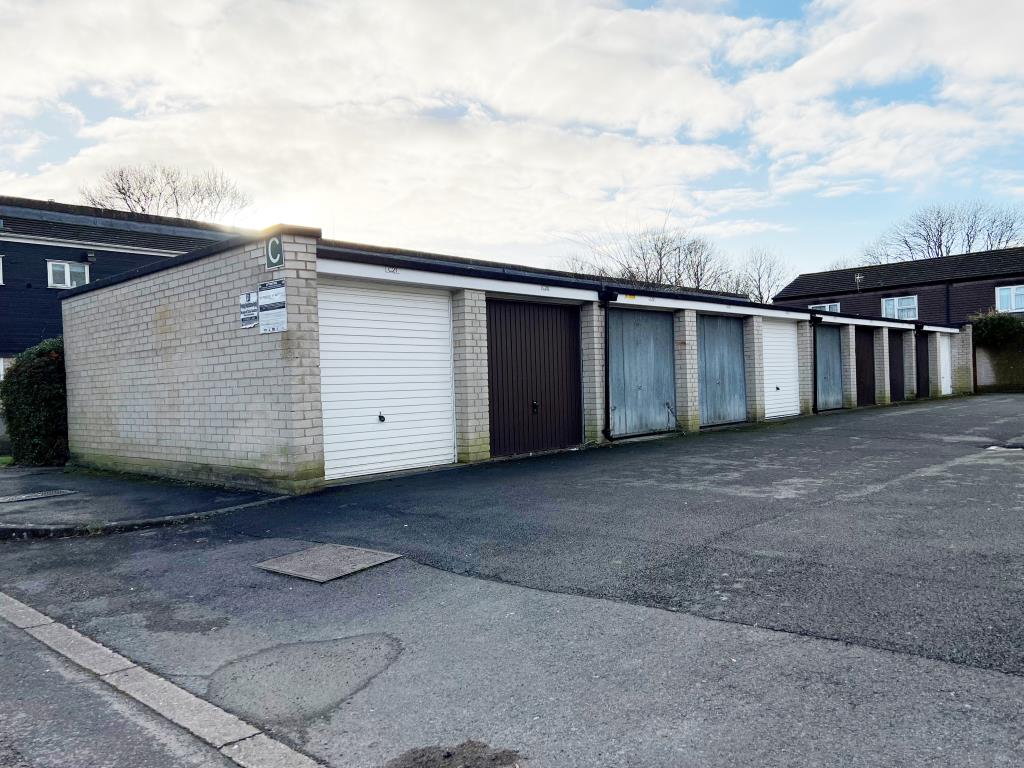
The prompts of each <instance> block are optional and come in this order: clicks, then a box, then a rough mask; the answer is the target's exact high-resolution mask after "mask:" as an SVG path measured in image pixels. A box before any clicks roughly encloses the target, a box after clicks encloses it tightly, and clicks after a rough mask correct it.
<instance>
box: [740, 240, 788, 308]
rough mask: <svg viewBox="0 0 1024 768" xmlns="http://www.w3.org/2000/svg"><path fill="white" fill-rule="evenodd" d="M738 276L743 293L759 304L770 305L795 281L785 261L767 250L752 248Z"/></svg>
mask: <svg viewBox="0 0 1024 768" xmlns="http://www.w3.org/2000/svg"><path fill="white" fill-rule="evenodd" d="M737 274H738V276H739V277H740V281H741V282H740V284H741V286H742V292H743V293H745V294H746V295H747V296H749V297H750V300H751V301H756V302H758V303H759V304H768V303H770V302H771V300H772V298H773V297H774V296H775V294H776V293H778V292H779V291H781V290H782V289H783V288H785V287H786V286H787V285H788V284H789V281H790V280H792V279H793V270H791V269H790V268H789V265H788V264H787V263H786V262H785V260H784V259H783V258H782V257H781V256H779V254H777V253H775V252H773V251H770V250H768V249H767V248H752V249H751V250H750V252H749V253H747V256H746V258H745V259H744V260H743V263H742V264H741V265H740V269H739V271H738V273H737Z"/></svg>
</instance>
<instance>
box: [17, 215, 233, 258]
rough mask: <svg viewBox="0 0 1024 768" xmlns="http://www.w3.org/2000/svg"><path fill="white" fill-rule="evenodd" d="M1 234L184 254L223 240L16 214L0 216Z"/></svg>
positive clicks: (204, 234)
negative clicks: (22, 216) (42, 218)
mask: <svg viewBox="0 0 1024 768" xmlns="http://www.w3.org/2000/svg"><path fill="white" fill-rule="evenodd" d="M0 221H2V222H3V226H0V235H5V234H6V235H24V236H26V237H44V238H49V239H54V240H73V241H75V242H82V243H101V244H106V245H111V246H114V247H116V246H119V245H120V246H126V247H131V248H154V249H159V250H162V251H176V252H180V253H185V252H186V251H190V250H193V249H195V248H201V247H202V246H204V245H206V244H207V243H209V242H212V241H215V240H218V239H222V238H221V237H220V236H219V235H215V234H213V233H209V234H206V233H203V236H199V235H200V233H196V236H194V237H186V236H181V235H165V234H162V233H159V232H139V231H136V230H130V229H111V228H110V227H99V226H92V225H89V224H70V223H66V222H61V221H41V220H39V219H22V218H17V217H14V216H3V217H0Z"/></svg>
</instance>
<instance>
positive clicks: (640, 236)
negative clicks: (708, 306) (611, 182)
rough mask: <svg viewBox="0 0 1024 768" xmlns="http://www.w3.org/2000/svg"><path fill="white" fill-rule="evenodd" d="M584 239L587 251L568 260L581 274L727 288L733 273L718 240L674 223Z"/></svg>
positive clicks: (642, 282) (644, 282) (641, 282)
mask: <svg viewBox="0 0 1024 768" xmlns="http://www.w3.org/2000/svg"><path fill="white" fill-rule="evenodd" d="M579 242H580V244H581V245H582V246H583V252H582V253H576V254H574V255H572V256H570V257H569V258H568V259H567V260H566V267H567V269H569V270H570V271H572V272H575V273H577V274H589V275H598V276H601V277H608V278H613V279H615V280H620V281H622V282H625V283H630V284H634V285H662V286H669V287H673V288H691V289H696V290H719V291H720V290H727V287H726V286H727V285H729V284H730V282H731V278H732V276H733V271H732V268H731V266H730V264H729V262H728V260H727V259H726V258H725V257H724V256H723V255H722V254H721V252H720V251H719V250H718V249H717V248H716V247H715V245H714V243H712V242H711V241H710V240H707V239H705V238H703V237H697V236H693V235H690V234H688V233H686V232H685V231H683V230H681V229H676V228H672V227H668V226H661V227H640V228H637V229H634V230H632V231H629V232H626V233H624V234H607V235H596V236H587V237H584V238H581V239H580V241H579Z"/></svg>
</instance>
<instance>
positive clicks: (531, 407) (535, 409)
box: [530, 400, 540, 413]
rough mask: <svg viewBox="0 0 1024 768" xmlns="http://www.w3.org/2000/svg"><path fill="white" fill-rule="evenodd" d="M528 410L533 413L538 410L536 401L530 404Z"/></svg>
mask: <svg viewBox="0 0 1024 768" xmlns="http://www.w3.org/2000/svg"><path fill="white" fill-rule="evenodd" d="M530 410H531V411H533V412H534V413H537V411H538V410H540V406H539V405H537V401H536V400H534V401H533V402H532V403H530Z"/></svg>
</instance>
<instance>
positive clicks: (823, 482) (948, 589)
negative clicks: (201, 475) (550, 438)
mask: <svg viewBox="0 0 1024 768" xmlns="http://www.w3.org/2000/svg"><path fill="white" fill-rule="evenodd" d="M1022 404H1024V398H1014V397H995V398H975V399H970V400H954V401H948V402H943V403H929V404H920V405H915V406H910V407H905V408H897V409H883V410H873V411H864V412H861V413H856V414H844V415H841V416H836V417H825V418H822V419H818V420H806V421H800V422H794V423H792V424H787V425H781V426H777V427H773V428H769V429H762V430H753V431H746V432H724V433H716V434H712V435H706V436H702V437H700V438H696V439H679V440H670V441H659V442H655V443H644V444H636V445H632V446H622V447H618V448H615V449H612V450H608V451H592V452H587V453H581V454H573V455H564V456H554V457H548V458H544V459H539V460H534V461H523V462H510V463H507V464H500V465H492V466H488V467H480V468H475V469H471V470H468V471H458V472H446V473H438V474H434V475H424V476H421V477H416V478H405V479H402V480H396V481H389V482H385V483H374V484H367V485H364V486H351V487H347V488H341V489H336V490H333V491H330V492H327V493H324V494H320V495H318V496H316V497H310V498H306V499H295V500H291V501H288V502H282V503H281V504H279V505H275V506H274V507H273V508H272V509H271V508H267V509H266V510H265V513H257V512H254V511H250V512H249V513H248V514H242V513H239V514H238V515H229V516H227V517H223V518H217V519H215V520H211V521H207V522H204V523H201V524H193V525H189V526H184V527H180V528H166V529H156V530H150V531H140V532H136V533H130V534H121V535H116V536H108V537H101V538H90V539H78V540H60V541H38V542H8V543H5V544H2V545H0V588H2V589H3V590H5V591H8V592H10V593H11V594H13V595H14V596H15V597H17V598H18V599H21V600H23V601H25V602H27V603H29V604H31V605H32V606H34V607H35V608H37V609H39V610H42V611H44V612H46V613H48V614H50V615H52V616H53V617H54V618H56V619H58V620H60V621H64V622H65V623H68V624H69V625H73V626H74V627H75V628H76V629H78V630H79V631H81V632H83V633H85V634H87V635H89V636H91V637H93V638H95V639H97V640H99V641H100V642H103V643H104V644H106V645H108V646H110V647H111V648H113V649H114V650H116V651H117V652H118V653H122V654H124V655H125V656H128V657H130V658H132V659H134V660H136V661H137V662H139V663H141V664H143V665H145V666H146V667H147V668H149V669H151V670H153V671H155V672H157V673H159V674H161V675H164V676H166V677H167V678H168V679H170V680H172V681H173V682H175V683H176V684H178V685H180V686H182V687H184V688H186V689H188V690H190V691H192V692H193V693H195V694H197V695H199V696H202V697H205V698H207V699H209V700H210V701H212V702H213V703H215V704H217V705H219V706H222V707H223V708H225V709H226V710H228V711H231V712H234V713H235V714H238V715H239V716H241V717H243V718H245V719H247V720H249V721H251V722H253V723H254V724H256V725H258V726H259V727H261V728H262V729H264V730H265V731H266V732H267V733H269V734H270V735H272V736H274V737H276V738H278V739H280V740H281V741H283V742H284V743H287V744H291V745H292V746H294V747H296V748H297V749H300V750H302V751H305V752H307V753H309V754H312V755H314V756H316V757H318V758H319V759H321V760H323V761H324V762H325V763H327V764H329V765H336V766H354V767H356V768H360V767H365V768H371V767H373V768H379V767H380V766H384V765H387V764H390V765H391V766H411V765H414V764H416V763H414V762H413V759H419V758H423V757H424V756H429V755H434V756H435V757H436V755H437V754H443V752H444V751H445V750H450V749H452V748H454V747H455V746H456V745H458V744H461V743H463V742H465V741H467V740H470V739H472V740H475V741H477V742H480V743H482V744H483V745H486V747H484V749H489V750H491V752H489V753H488V754H489V755H492V756H493V755H503V756H505V757H508V756H510V755H511V756H514V759H515V760H517V761H519V760H523V759H525V761H526V762H527V764H528V765H529V766H530V768H535V767H537V766H552V767H554V766H557V767H558V768H563V767H565V766H569V767H571V766H588V767H590V766H644V767H645V768H650V767H651V766H654V767H655V768H657V767H659V766H665V767H666V768H667V767H668V766H673V767H676V766H702V767H703V766H749V765H763V766H795V765H800V766H802V765H844V766H847V765H849V766H918V765H921V766H924V765H943V766H945V765H985V766H990V765H994V766H1000V765H1005V766H1010V765H1019V764H1021V762H1022V760H1024V746H1022V744H1024V678H1022V676H1021V674H1020V672H1019V666H1020V648H1021V646H1022V643H1021V641H1020V638H1019V635H1018V634H1017V633H1018V632H1019V631H1020V630H1019V628H1018V626H1017V625H1019V623H1020V622H1019V616H1020V615H1021V613H1020V607H1019V600H1020V589H1021V586H1022V582H1021V574H1024V568H1022V552H1024V549H1022V548H1021V540H1020V537H1021V531H1020V525H1019V521H1018V512H1017V510H1019V508H1020V502H1021V497H1020V494H1021V493H1022V492H1024V477H1022V474H1021V473H1022V465H1021V464H1020V463H1018V458H1017V454H1015V453H1011V452H1003V451H986V448H987V447H988V445H989V444H992V443H998V442H1006V441H1010V440H1012V439H1015V438H1019V437H1020V436H1021V435H1024V422H1022V416H1021V413H1022V412H1024V408H1021V407H1020V406H1021V405H1022ZM312 540H329V541H337V542H338V543H345V544H355V545H369V546H376V547H377V548H381V549H390V550H392V551H397V552H402V553H404V554H406V555H407V557H406V558H405V559H402V560H398V561H394V562H391V563H387V564H385V565H381V566H378V567H377V568H374V569H371V570H368V571H364V572H361V573H358V574H355V575H353V576H351V577H348V578H345V579H341V580H338V581H334V582H329V583H327V584H323V585H319V584H313V583H311V582H305V581H301V580H297V579H293V578H289V577H286V576H281V575H278V574H273V573H268V572H265V571H262V570H260V569H258V568H255V567H254V565H255V563H258V562H261V561H263V560H265V559H267V558H269V557H274V556H277V555H283V554H286V553H288V552H293V551H296V550H298V549H301V548H303V547H305V546H308V545H309V542H310V541H312ZM481 577H483V578H481ZM1014 617H1016V619H1015V618H1014ZM757 624H760V625H762V626H755V625H757ZM764 625H772V626H776V627H777V629H768V628H765V626H764ZM830 638H835V639H830ZM5 666H6V664H5ZM93 727H99V726H93ZM429 748H440V750H441V752H440V753H438V752H436V751H435V752H428V751H424V750H429ZM415 750H421V751H419V752H415ZM435 764H436V765H442V764H443V763H439V762H436V760H435ZM490 764H491V765H495V764H500V763H494V762H493V761H492V762H491V763H490ZM419 765H424V763H422V761H421V762H420V763H419ZM426 765H430V763H426Z"/></svg>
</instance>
